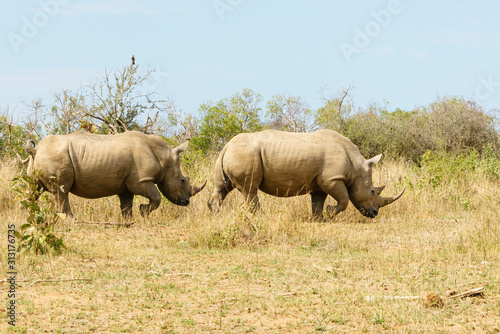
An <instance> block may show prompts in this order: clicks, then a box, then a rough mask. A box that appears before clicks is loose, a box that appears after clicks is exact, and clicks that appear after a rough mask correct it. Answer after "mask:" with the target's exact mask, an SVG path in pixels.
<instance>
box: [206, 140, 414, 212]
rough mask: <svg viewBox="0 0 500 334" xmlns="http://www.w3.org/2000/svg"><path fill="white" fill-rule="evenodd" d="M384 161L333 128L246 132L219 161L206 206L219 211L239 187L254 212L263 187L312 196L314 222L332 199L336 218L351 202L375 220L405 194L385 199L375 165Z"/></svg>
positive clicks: (276, 192) (270, 191) (277, 193)
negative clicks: (374, 179)
mask: <svg viewBox="0 0 500 334" xmlns="http://www.w3.org/2000/svg"><path fill="white" fill-rule="evenodd" d="M381 157H382V155H378V156H376V157H374V158H372V159H369V160H366V159H365V158H363V156H362V155H361V153H360V152H359V149H358V147H357V146H356V145H354V144H353V143H352V142H351V141H350V140H349V139H348V138H346V137H344V136H342V135H341V134H339V133H337V132H335V131H332V130H319V131H316V132H311V133H290V132H282V131H276V130H266V131H262V132H257V133H242V134H239V135H237V136H235V137H234V138H233V139H231V140H230V141H229V143H227V145H226V146H225V147H224V148H223V150H222V151H221V153H220V155H219V158H218V159H217V162H216V165H215V172H214V175H215V181H214V191H213V193H212V196H211V197H210V199H209V201H208V206H209V208H210V209H218V208H220V206H221V205H222V202H223V201H224V198H225V197H226V196H227V194H228V193H229V192H230V191H231V190H233V189H234V188H236V189H238V190H239V191H240V192H241V193H243V195H244V197H245V200H246V201H247V203H248V204H249V205H250V206H251V207H253V209H256V208H258V207H259V199H258V196H257V191H258V190H259V189H260V190H261V191H263V192H264V193H266V194H270V195H274V196H279V197H288V196H296V195H304V194H310V195H311V201H312V214H313V217H314V218H316V219H317V218H321V217H322V216H323V206H324V203H325V200H326V197H327V196H328V195H330V196H332V197H333V198H334V199H335V200H336V201H337V205H336V206H334V207H332V206H329V207H328V208H327V209H328V211H330V212H331V213H332V214H334V215H335V214H337V213H339V212H341V211H343V210H345V209H346V208H347V205H348V203H349V200H351V202H352V203H353V204H354V206H355V207H356V208H357V209H358V210H359V212H361V214H363V215H364V216H366V217H370V218H373V217H375V216H376V215H377V214H378V210H379V209H380V208H381V207H383V206H385V205H388V204H390V203H392V202H394V201H395V200H397V199H398V198H399V197H401V195H402V194H403V192H404V190H403V191H402V192H401V193H400V194H398V195H397V196H395V197H390V198H386V197H381V196H380V193H381V192H382V190H383V189H384V187H385V186H382V187H374V186H373V183H372V166H373V165H374V164H376V163H377V162H378V161H379V160H380V158H381Z"/></svg>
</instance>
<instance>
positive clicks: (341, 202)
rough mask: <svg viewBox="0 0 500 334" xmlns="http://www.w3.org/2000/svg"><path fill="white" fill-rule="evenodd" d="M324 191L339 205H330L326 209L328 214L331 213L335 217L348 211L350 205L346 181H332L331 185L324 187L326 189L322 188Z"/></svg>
mask: <svg viewBox="0 0 500 334" xmlns="http://www.w3.org/2000/svg"><path fill="white" fill-rule="evenodd" d="M322 190H323V191H324V192H325V193H327V194H328V195H330V196H332V197H333V199H335V200H336V201H337V205H335V206H332V205H328V206H327V207H326V211H327V212H328V213H330V214H331V215H332V216H335V215H337V214H338V213H340V212H342V211H344V210H345V209H347V205H348V204H349V193H348V192H347V188H346V187H345V184H344V181H341V180H334V181H331V182H330V183H329V184H327V185H324V187H322Z"/></svg>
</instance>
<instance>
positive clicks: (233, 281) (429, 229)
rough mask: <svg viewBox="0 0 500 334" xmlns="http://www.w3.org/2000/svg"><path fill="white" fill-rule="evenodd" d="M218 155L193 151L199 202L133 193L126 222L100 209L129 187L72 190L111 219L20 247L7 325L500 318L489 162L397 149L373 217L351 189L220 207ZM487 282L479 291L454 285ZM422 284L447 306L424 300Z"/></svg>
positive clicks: (4, 217)
mask: <svg viewBox="0 0 500 334" xmlns="http://www.w3.org/2000/svg"><path fill="white" fill-rule="evenodd" d="M213 165H214V159H211V160H210V161H207V162H206V163H204V164H203V165H201V166H200V165H199V164H198V165H193V166H186V170H185V172H186V174H189V175H190V176H191V178H192V181H193V183H195V184H199V183H201V182H202V181H203V180H204V179H209V183H208V185H207V188H208V189H206V190H203V191H202V192H201V193H200V194H198V195H197V196H196V197H194V198H193V199H192V203H191V204H190V206H189V207H177V206H174V205H172V204H169V203H167V202H166V201H165V202H163V203H162V205H161V206H160V208H159V209H158V210H156V211H155V212H153V213H152V215H151V216H150V217H149V218H148V219H144V218H142V217H139V215H138V207H137V205H138V204H137V203H136V204H135V206H134V210H135V211H134V212H135V216H134V220H133V221H134V222H135V223H134V224H133V225H132V226H130V227H120V226H116V225H112V226H109V225H105V224H102V223H106V222H108V223H124V221H123V220H122V219H121V218H120V214H119V205H118V200H117V198H105V199H98V200H85V199H81V198H76V197H74V196H73V197H71V203H72V209H73V212H74V213H75V216H76V217H77V219H80V220H82V221H86V222H94V223H101V224H89V223H86V222H85V223H84V222H80V223H76V224H75V223H71V222H69V221H62V222H60V223H59V226H58V228H57V232H58V234H59V235H60V236H62V237H63V239H64V242H65V244H66V246H67V249H66V250H64V251H63V252H62V254H60V255H54V254H52V255H33V254H31V253H27V254H24V255H18V257H17V261H16V269H17V272H18V274H17V280H18V282H19V285H18V286H17V290H16V303H17V304H16V307H17V309H16V326H15V327H11V326H9V325H8V323H7V321H8V320H9V319H8V318H7V317H5V316H3V317H2V321H0V332H2V333H6V332H13V333H472V332H475V333H499V332H500V225H499V216H500V214H499V212H500V182H499V180H498V179H495V178H494V177H491V176H488V175H487V174H486V173H485V172H484V170H483V169H479V168H477V169H473V170H465V171H463V170H462V171H460V170H458V171H454V170H451V171H449V172H448V171H447V170H446V169H445V170H439V168H438V169H432V168H416V167H413V166H409V165H407V164H405V163H402V162H397V161H385V162H384V163H382V164H379V166H377V167H376V168H375V170H374V183H375V184H376V185H381V184H385V183H387V185H388V186H387V188H386V190H385V191H384V194H385V195H394V194H396V193H397V192H398V191H399V190H400V189H401V188H402V187H406V188H407V189H406V193H405V194H404V196H403V197H402V198H401V199H400V200H398V201H396V202H395V203H394V204H392V205H390V206H387V207H385V208H383V209H381V212H380V214H379V216H378V217H377V218H375V219H368V218H364V217H363V216H361V215H360V214H359V213H358V212H357V211H356V210H355V209H354V208H353V206H352V205H350V206H349V208H348V210H346V212H344V213H342V214H340V215H339V216H338V217H336V218H335V219H334V220H332V221H331V222H327V223H318V222H311V221H310V220H309V217H310V214H311V212H310V210H311V209H310V204H309V203H310V200H309V197H307V196H303V197H295V198H289V199H280V198H274V197H271V196H263V195H262V194H261V195H260V196H261V205H262V212H261V213H257V214H250V213H248V212H247V211H246V210H245V207H244V205H243V201H242V196H241V194H240V193H238V192H236V191H234V192H233V193H231V194H230V195H229V196H228V198H227V200H226V201H225V202H224V206H223V210H222V212H221V213H219V214H217V215H214V214H211V213H210V212H209V211H208V208H207V206H206V202H207V200H208V198H209V195H210V192H211V190H212V189H211V188H212V186H211V181H212V166H213ZM18 173H19V171H18V170H17V168H16V167H15V166H14V165H13V163H12V162H8V161H7V162H3V163H1V165H0V219H1V221H2V224H1V227H0V231H1V235H2V236H3V237H2V239H1V240H3V241H2V243H1V245H2V246H1V247H0V254H1V259H2V264H3V265H2V269H1V270H2V278H7V264H6V260H7V225H8V224H12V223H14V224H16V225H17V226H20V224H22V222H23V221H25V220H26V212H25V211H24V210H23V209H21V206H20V204H19V203H18V201H14V198H15V194H14V193H13V192H12V191H11V190H10V188H11V184H10V181H11V180H12V179H13V178H14V177H16V176H17V175H18ZM329 201H332V202H333V200H332V199H331V198H330V199H329ZM137 202H138V203H142V202H144V200H143V199H137ZM330 204H333V203H330ZM75 279H78V280H75ZM476 287H484V296H483V297H479V296H474V297H468V298H457V299H449V298H446V297H445V293H446V291H447V290H455V291H457V292H462V291H466V290H468V289H471V288H476ZM0 288H1V290H2V295H3V296H4V300H5V304H4V305H5V306H6V307H7V302H8V299H7V292H8V289H9V286H8V284H7V282H6V281H5V280H4V281H2V283H1V285H0ZM424 291H432V292H434V293H436V294H438V295H439V296H441V298H443V301H444V305H443V307H425V305H424V304H423V302H422V300H421V298H420V296H421V294H422V293H423V292H424ZM401 297H403V298H401ZM413 297H415V298H413ZM4 314H5V312H4Z"/></svg>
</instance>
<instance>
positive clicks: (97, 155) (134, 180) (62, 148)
mask: <svg viewBox="0 0 500 334" xmlns="http://www.w3.org/2000/svg"><path fill="white" fill-rule="evenodd" d="M187 147H188V141H186V142H185V143H183V144H181V145H180V146H178V147H176V148H174V149H171V148H169V147H168V146H167V144H166V142H165V141H164V140H163V139H161V138H160V137H158V136H153V135H146V134H144V133H140V132H136V131H129V132H124V133H121V134H118V135H97V134H91V133H88V132H82V131H80V132H74V133H71V134H67V135H54V136H46V137H45V138H43V139H42V141H41V142H40V143H39V144H38V146H36V147H32V146H31V145H30V143H29V144H28V146H27V149H28V152H29V153H30V155H31V160H30V162H29V165H28V173H29V174H32V175H33V176H35V177H36V178H37V182H38V184H39V186H40V187H43V188H44V189H46V190H48V191H50V192H51V193H53V194H54V195H55V198H56V201H57V204H58V207H59V210H61V211H62V212H63V213H66V214H67V215H68V216H70V217H72V216H73V214H72V212H71V208H70V205H69V200H68V194H69V193H72V194H75V195H77V196H80V197H85V198H99V197H106V196H111V195H118V197H119V199H120V207H121V212H122V215H123V216H124V217H130V216H131V215H132V203H133V199H134V195H141V196H144V197H146V198H147V199H149V204H141V205H140V212H141V214H142V215H143V216H144V215H148V214H149V213H150V212H151V211H153V210H155V209H156V208H157V207H158V206H159V205H160V202H161V195H160V192H161V193H162V194H163V195H164V196H165V197H166V198H167V199H168V200H169V201H171V202H172V203H174V204H177V205H183V206H185V205H188V204H189V199H190V197H191V196H194V195H195V194H196V193H198V192H199V191H201V190H202V189H203V187H204V186H205V184H206V181H205V183H204V184H203V185H202V186H201V187H194V186H192V185H190V183H189V177H187V176H184V175H183V174H182V171H181V167H180V160H181V159H180V157H179V154H180V153H181V152H183V151H184V150H186V148H187ZM158 189H159V190H160V192H159V191H158Z"/></svg>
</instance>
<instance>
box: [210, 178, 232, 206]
mask: <svg viewBox="0 0 500 334" xmlns="http://www.w3.org/2000/svg"><path fill="white" fill-rule="evenodd" d="M233 189H234V187H233V184H232V183H231V181H227V182H224V181H223V180H217V179H216V180H215V183H214V191H213V192H212V196H210V199H209V200H208V203H207V204H208V208H209V209H210V210H213V211H218V210H219V209H220V208H221V206H222V202H224V199H225V198H226V196H227V195H228V194H229V193H230V192H231V191H232V190H233Z"/></svg>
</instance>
